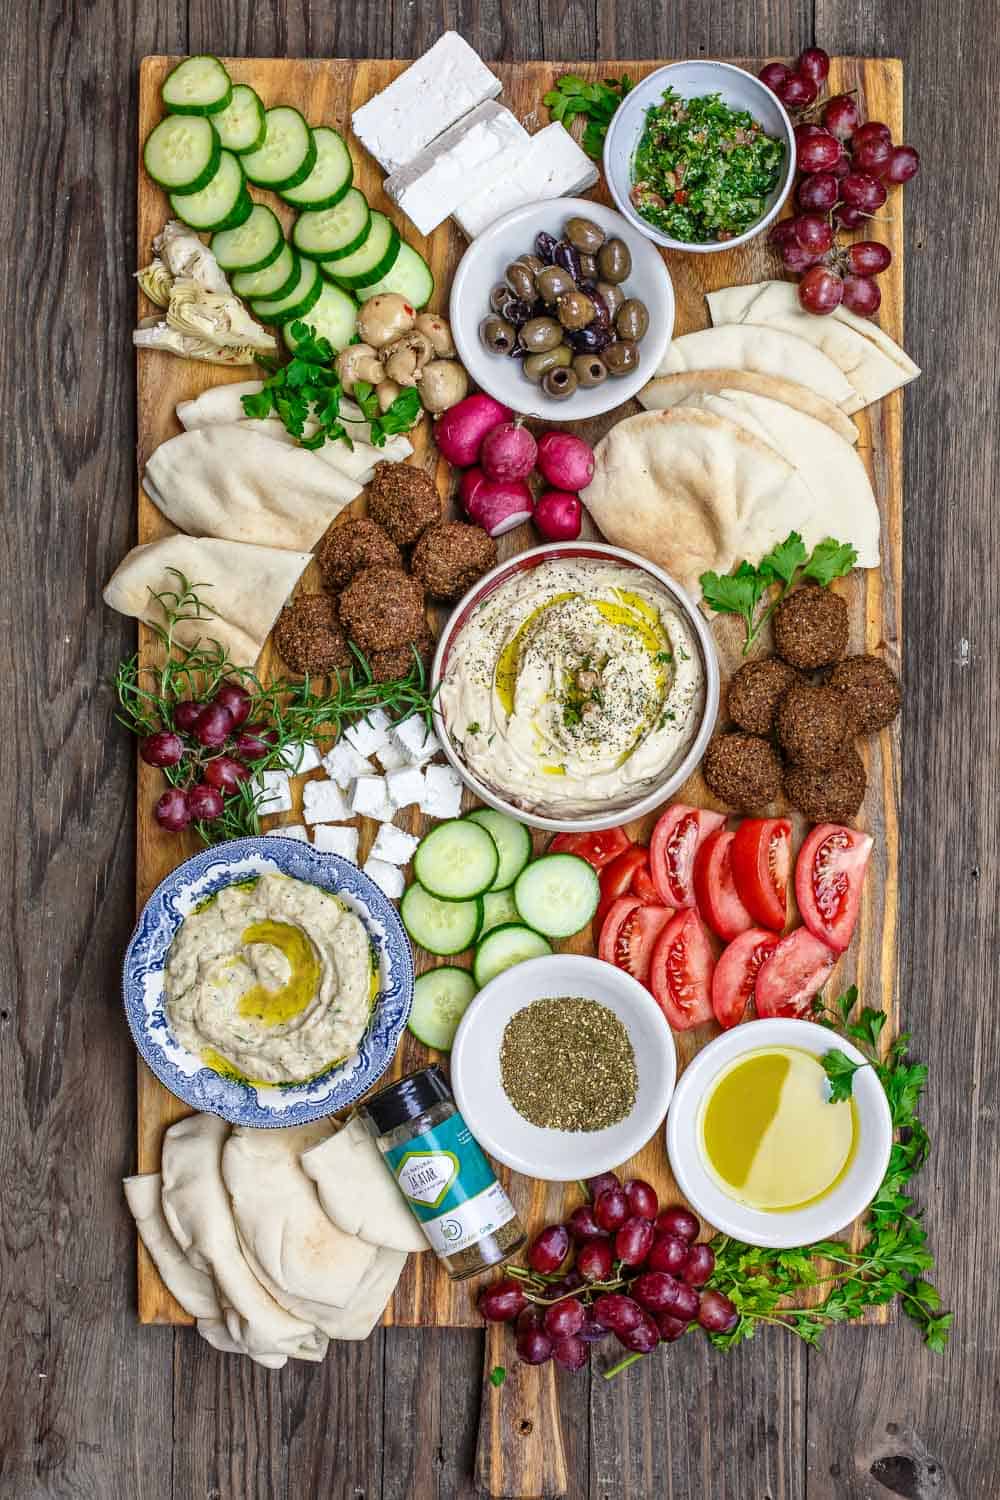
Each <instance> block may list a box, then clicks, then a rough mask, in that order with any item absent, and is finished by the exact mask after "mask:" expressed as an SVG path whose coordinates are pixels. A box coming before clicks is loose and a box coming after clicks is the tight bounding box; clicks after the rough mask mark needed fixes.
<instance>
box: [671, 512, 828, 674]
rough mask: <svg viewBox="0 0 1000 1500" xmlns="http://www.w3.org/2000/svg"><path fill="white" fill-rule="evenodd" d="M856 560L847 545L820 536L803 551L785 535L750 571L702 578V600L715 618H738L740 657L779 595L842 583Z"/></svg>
mask: <svg viewBox="0 0 1000 1500" xmlns="http://www.w3.org/2000/svg"><path fill="white" fill-rule="evenodd" d="M857 560H858V554H857V552H856V551H855V550H854V548H853V547H852V546H851V545H850V543H849V542H838V541H835V540H834V538H833V537H830V536H828V537H825V538H824V540H823V541H821V542H818V543H817V544H816V546H815V547H814V548H813V550H812V551H811V552H809V551H808V550H807V548H806V546H805V544H804V542H803V541H802V538H801V536H800V535H799V533H798V532H797V531H790V532H789V533H788V535H787V536H786V538H785V540H784V541H783V542H779V543H778V544H777V546H776V547H772V549H771V551H770V552H768V553H767V554H766V556H764V557H762V558H761V560H760V562H759V563H758V564H757V566H756V567H754V565H753V564H752V563H749V562H747V561H746V559H744V560H743V562H741V563H740V565H739V567H738V568H736V570H735V571H734V572H732V573H712V572H709V573H702V575H701V578H700V579H699V582H700V583H701V588H702V596H703V598H704V601H705V603H706V604H707V605H708V607H709V609H714V610H715V612H716V613H717V614H723V615H739V617H740V618H741V619H742V621H743V623H744V625H745V626H746V635H745V638H744V641H743V655H744V656H746V654H747V652H748V651H749V650H750V647H751V646H752V645H753V643H754V641H755V640H756V639H757V637H758V636H759V634H760V632H761V630H763V628H764V626H765V625H766V624H767V622H768V620H770V618H771V616H772V615H773V614H774V612H775V610H776V609H777V608H778V605H779V604H780V603H781V601H782V600H783V599H784V597H785V595H786V594H788V593H789V592H790V590H791V589H792V588H793V587H795V585H796V584H800V583H806V582H809V581H811V582H813V583H817V584H819V585H820V587H821V588H826V587H828V586H829V584H831V583H832V582H833V580H834V579H835V578H843V577H844V575H845V574H847V573H849V572H850V571H851V569H852V568H853V567H854V565H855V563H856V562H857ZM775 586H777V588H778V592H777V594H775V595H773V597H771V599H770V602H769V603H768V606H767V608H766V609H765V610H763V611H762V613H761V614H760V616H759V617H757V618H755V617H756V616H757V606H758V605H759V604H760V601H761V600H762V599H763V598H764V597H765V595H768V594H770V592H771V590H772V589H773V588H774V587H775Z"/></svg>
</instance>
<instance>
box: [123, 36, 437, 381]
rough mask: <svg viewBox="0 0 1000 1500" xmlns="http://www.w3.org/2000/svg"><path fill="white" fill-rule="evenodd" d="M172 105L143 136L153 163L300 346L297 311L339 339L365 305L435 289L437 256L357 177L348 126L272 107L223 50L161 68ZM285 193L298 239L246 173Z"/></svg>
mask: <svg viewBox="0 0 1000 1500" xmlns="http://www.w3.org/2000/svg"><path fill="white" fill-rule="evenodd" d="M161 97H162V100H163V105H164V108H165V109H166V110H167V114H166V116H165V118H164V119H162V120H161V121H160V123H159V124H158V125H156V126H154V127H153V129H152V130H151V131H150V133H149V136H148V137H147V139H146V144H145V146H144V147H143V153H142V159H143V163H144V165H145V168H146V171H147V172H148V173H149V175H150V177H152V179H153V181H154V182H157V183H159V185H160V187H162V188H163V189H164V191H165V192H166V193H167V196H168V197H169V199H170V207H171V210H172V212H173V213H174V214H175V215H176V217H177V218H178V219H181V220H183V222H184V223H185V224H187V225H189V226H190V228H192V229H195V230H197V231H198V232H199V233H211V235H212V241H211V244H212V252H213V254H214V255H215V258H216V260H217V261H218V262H219V265H220V266H221V267H222V269H223V270H224V271H225V272H226V273H227V275H228V274H232V287H233V291H234V292H235V293H236V295H237V296H238V297H242V298H244V300H245V301H247V302H248V303H249V304H250V308H251V310H252V312H253V314H254V316H255V317H257V318H259V319H260V321H261V322H262V323H269V324H271V325H272V326H276V327H280V328H281V330H282V335H283V337H284V339H285V342H286V344H287V345H288V346H289V348H290V349H292V350H293V351H294V348H295V344H294V340H293V338H292V335H291V332H290V326H291V324H292V323H293V322H296V321H298V320H300V319H303V318H305V317H306V316H307V315H308V318H309V322H310V324H311V325H312V326H313V327H315V329H316V331H317V333H318V334H320V335H321V336H322V337H324V338H327V339H329V341H330V343H331V344H332V345H333V347H334V349H336V350H340V349H343V348H345V347H346V346H347V345H348V344H349V343H350V342H351V340H352V339H353V337H354V333H355V326H356V322H357V311H358V305H359V303H361V302H364V301H366V300H367V299H368V298H369V297H373V296H375V294H376V293H378V292H398V293H399V294H400V295H401V296H403V297H405V298H406V300H407V301H408V302H409V303H411V304H412V305H413V306H414V307H415V308H421V307H425V306H426V304H427V303H428V301H429V300H430V297H431V294H432V292H433V290H434V277H433V276H432V275H431V271H430V267H429V266H428V264H427V262H426V261H425V260H424V258H423V256H422V255H419V254H418V253H417V251H416V250H414V249H413V247H412V246H411V245H408V244H407V243H406V242H405V240H403V239H402V238H401V237H400V234H399V230H398V229H397V228H396V226H395V225H394V224H393V223H392V221H391V220H390V219H388V218H387V217H386V215H385V214H382V213H379V212H377V211H375V210H372V209H370V208H369V206H368V201H367V199H366V198H365V195H364V193H362V192H361V191H360V189H359V188H356V187H354V185H353V184H354V163H353V161H352V160H351V154H350V152H349V151H348V149H347V145H346V143H345V141H344V138H343V136H342V135H340V134H339V132H338V131H336V130H333V129H331V128H330V127H329V126H327V125H317V126H310V125H307V124H306V122H305V120H304V119H303V118H302V116H301V115H300V114H299V111H298V110H297V109H293V108H292V107H291V106H290V105H287V104H279V105H276V106H275V107H274V108H273V109H265V108H264V105H263V104H262V103H261V100H260V98H259V97H258V95H257V94H256V93H255V92H254V90H253V89H252V88H250V87H249V86H248V85H247V84H245V83H236V84H234V83H233V81H232V79H231V78H230V77H229V74H228V73H227V72H226V70H225V68H224V67H223V66H222V63H221V62H220V61H219V59H218V58H217V57H211V56H208V55H207V54H206V55H203V56H199V57H188V58H185V60H184V61H183V62H182V63H178V65H177V67H176V68H174V69H173V71H172V72H171V73H169V74H168V75H167V77H166V79H165V80H164V83H163V88H162V90H161ZM248 182H251V183H253V184H254V185H255V186H257V187H260V188H266V189H269V190H270V191H271V192H274V193H277V195H278V197H279V198H281V199H282V200H283V202H285V203H287V204H288V205H289V206H290V207H291V208H294V209H295V210H296V211H297V213H298V217H297V218H296V220H295V223H294V225H293V228H292V234H291V240H290V241H288V240H286V239H285V234H284V231H283V229H282V227H281V223H280V222H279V220H278V217H277V215H276V214H275V213H274V212H273V211H272V210H271V209H270V208H268V207H267V206H266V205H265V204H263V203H256V202H255V201H254V199H253V198H252V197H251V196H250V190H249V188H248V186H247V183H248Z"/></svg>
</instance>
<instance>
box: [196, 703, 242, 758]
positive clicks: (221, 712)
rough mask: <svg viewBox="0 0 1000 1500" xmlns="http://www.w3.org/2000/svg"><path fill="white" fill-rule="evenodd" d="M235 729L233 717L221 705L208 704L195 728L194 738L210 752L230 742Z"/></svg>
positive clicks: (199, 716)
mask: <svg viewBox="0 0 1000 1500" xmlns="http://www.w3.org/2000/svg"><path fill="white" fill-rule="evenodd" d="M232 728H233V716H232V714H231V713H230V712H229V709H228V708H225V707H224V706H223V705H222V704H221V703H207V704H206V705H205V707H204V708H203V709H202V711H201V713H200V714H199V715H198V722H197V724H195V726H194V737H195V739H196V740H197V741H198V743H199V745H204V746H205V748H206V749H208V750H217V749H218V748H219V746H220V745H224V744H225V743H226V741H227V740H228V738H229V736H230V734H231V733H232Z"/></svg>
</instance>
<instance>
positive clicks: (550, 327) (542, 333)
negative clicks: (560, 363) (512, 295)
mask: <svg viewBox="0 0 1000 1500" xmlns="http://www.w3.org/2000/svg"><path fill="white" fill-rule="evenodd" d="M562 341H563V331H562V329H561V328H560V326H559V324H558V323H557V322H556V320H555V318H529V320H528V322H527V323H525V325H524V327H523V328H522V329H521V338H520V342H521V343H522V344H523V345H524V347H525V349H527V350H528V351H529V352H530V353H531V354H542V353H544V351H545V350H546V349H554V348H555V347H556V345H557V344H561V343H562Z"/></svg>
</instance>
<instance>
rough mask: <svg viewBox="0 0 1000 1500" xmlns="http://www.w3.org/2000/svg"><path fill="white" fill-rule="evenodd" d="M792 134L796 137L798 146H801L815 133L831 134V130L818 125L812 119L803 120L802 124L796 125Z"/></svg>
mask: <svg viewBox="0 0 1000 1500" xmlns="http://www.w3.org/2000/svg"><path fill="white" fill-rule="evenodd" d="M792 134H793V135H794V137H795V144H796V146H801V145H802V142H803V141H809V140H812V138H813V136H814V135H829V134H830V132H829V131H828V130H824V129H823V127H822V125H816V124H815V123H814V122H813V121H812V120H803V121H802V123H801V124H800V125H796V126H795V128H794V129H793V131H792Z"/></svg>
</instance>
